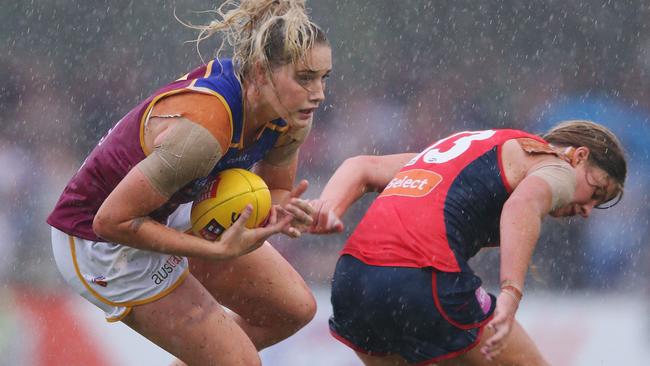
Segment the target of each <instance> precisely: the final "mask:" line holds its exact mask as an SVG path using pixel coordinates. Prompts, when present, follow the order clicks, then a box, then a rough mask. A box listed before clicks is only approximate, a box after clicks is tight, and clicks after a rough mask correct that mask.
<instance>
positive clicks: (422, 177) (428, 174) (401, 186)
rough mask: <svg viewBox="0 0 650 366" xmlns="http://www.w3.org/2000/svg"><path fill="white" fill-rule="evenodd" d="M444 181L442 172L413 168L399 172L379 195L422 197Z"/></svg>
mask: <svg viewBox="0 0 650 366" xmlns="http://www.w3.org/2000/svg"><path fill="white" fill-rule="evenodd" d="M441 181H442V176H440V174H437V173H434V172H432V171H430V170H424V169H413V170H406V171H402V172H399V173H397V175H396V176H395V178H393V179H392V180H391V181H390V183H388V185H387V186H386V188H384V191H383V192H382V193H381V194H380V195H379V197H387V196H406V197H422V196H426V195H427V194H429V193H430V192H431V191H433V189H434V188H436V186H437V185H438V184H439V183H440V182H441Z"/></svg>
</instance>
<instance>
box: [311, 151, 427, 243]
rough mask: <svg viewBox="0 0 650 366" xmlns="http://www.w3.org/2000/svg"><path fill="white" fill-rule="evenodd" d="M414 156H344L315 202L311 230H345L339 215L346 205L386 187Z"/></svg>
mask: <svg viewBox="0 0 650 366" xmlns="http://www.w3.org/2000/svg"><path fill="white" fill-rule="evenodd" d="M413 156H415V154H413V153H403V154H394V155H383V156H372V155H359V156H355V157H352V158H349V159H347V160H345V161H344V162H343V164H341V166H339V168H338V169H337V170H336V171H335V172H334V174H333V175H332V177H331V178H330V179H329V181H328V182H327V184H326V185H325V188H323V192H322V193H321V195H320V198H319V199H318V200H316V201H314V202H313V203H312V205H313V206H314V208H315V211H316V214H315V216H316V217H315V223H314V225H313V226H312V229H311V232H313V233H319V234H324V233H329V232H337V231H341V230H343V226H342V224H341V223H340V220H339V218H340V217H342V216H343V214H345V212H346V211H347V209H348V208H349V207H350V206H351V205H352V204H353V203H354V202H356V201H357V200H358V199H359V198H361V197H362V196H363V195H364V194H365V193H367V192H378V191H381V190H383V189H384V187H385V186H386V185H387V184H388V183H389V182H390V180H391V179H392V178H393V177H394V176H395V174H396V173H397V172H398V171H399V170H400V169H401V168H402V167H403V166H404V164H406V163H407V162H408V161H409V160H410V159H411V158H413Z"/></svg>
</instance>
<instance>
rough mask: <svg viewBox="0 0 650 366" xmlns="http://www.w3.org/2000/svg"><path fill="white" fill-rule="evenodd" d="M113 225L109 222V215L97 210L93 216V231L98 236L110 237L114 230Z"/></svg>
mask: <svg viewBox="0 0 650 366" xmlns="http://www.w3.org/2000/svg"><path fill="white" fill-rule="evenodd" d="M114 228H115V225H114V224H113V223H112V222H111V219H110V216H108V215H105V214H102V213H101V211H100V212H98V213H97V214H96V215H95V217H94V218H93V232H95V235H97V236H99V237H100V238H104V239H110V237H111V233H112V232H114V231H115V230H114Z"/></svg>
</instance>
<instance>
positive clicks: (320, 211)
mask: <svg viewBox="0 0 650 366" xmlns="http://www.w3.org/2000/svg"><path fill="white" fill-rule="evenodd" d="M309 204H310V205H311V207H312V208H313V211H314V212H313V215H312V217H313V219H314V222H313V223H312V224H311V227H310V228H309V232H310V233H312V234H331V233H340V232H342V231H343V229H344V225H343V222H342V221H341V219H340V218H339V217H338V215H336V213H334V210H333V208H332V207H331V204H330V203H329V202H328V201H325V200H321V199H316V200H312V201H309Z"/></svg>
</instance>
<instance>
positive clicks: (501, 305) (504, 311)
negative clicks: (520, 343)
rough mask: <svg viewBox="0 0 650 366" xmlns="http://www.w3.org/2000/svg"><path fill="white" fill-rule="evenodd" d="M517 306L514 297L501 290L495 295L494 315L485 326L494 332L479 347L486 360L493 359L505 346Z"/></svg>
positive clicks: (517, 303)
mask: <svg viewBox="0 0 650 366" xmlns="http://www.w3.org/2000/svg"><path fill="white" fill-rule="evenodd" d="M518 307H519V302H518V301H517V300H516V299H515V298H513V297H512V296H511V295H510V294H508V293H505V292H503V291H501V293H500V294H499V296H498V297H497V306H496V309H495V310H494V317H493V318H492V320H491V321H490V322H489V323H488V325H487V328H488V329H490V330H492V331H493V332H494V334H492V335H491V336H490V338H488V339H487V341H485V344H484V345H483V347H481V353H483V355H484V356H485V358H486V359H487V360H488V361H492V360H494V358H495V357H497V356H498V355H499V353H501V351H503V348H504V347H505V346H506V343H507V340H508V335H509V334H510V331H511V330H512V327H513V325H514V321H515V313H516V312H517V308H518Z"/></svg>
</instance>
